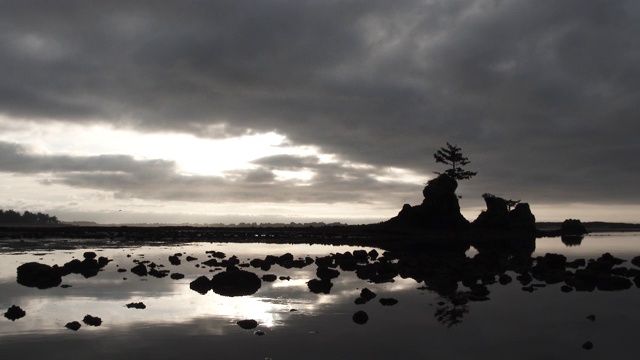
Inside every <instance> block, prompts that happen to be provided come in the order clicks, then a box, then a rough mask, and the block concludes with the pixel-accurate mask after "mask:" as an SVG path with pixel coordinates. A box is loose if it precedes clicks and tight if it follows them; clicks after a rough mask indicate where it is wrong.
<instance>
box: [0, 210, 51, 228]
mask: <svg viewBox="0 0 640 360" xmlns="http://www.w3.org/2000/svg"><path fill="white" fill-rule="evenodd" d="M59 223H60V220H58V218H57V217H55V216H50V215H48V214H43V213H41V212H38V213H32V212H29V211H25V212H23V213H22V214H21V213H19V212H17V211H14V210H6V211H5V210H2V209H0V224H21V225H22V224H24V225H27V224H34V225H48V224H59Z"/></svg>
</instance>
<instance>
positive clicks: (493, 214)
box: [471, 194, 536, 232]
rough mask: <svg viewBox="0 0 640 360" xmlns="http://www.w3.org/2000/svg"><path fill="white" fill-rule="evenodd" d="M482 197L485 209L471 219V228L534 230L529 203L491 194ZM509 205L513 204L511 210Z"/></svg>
mask: <svg viewBox="0 0 640 360" xmlns="http://www.w3.org/2000/svg"><path fill="white" fill-rule="evenodd" d="M482 197H483V198H484V201H485V203H486V204H487V210H483V211H482V212H481V213H480V215H478V218H477V219H475V220H474V221H473V223H472V224H471V225H472V227H473V228H475V229H485V230H524V231H531V232H533V231H535V230H536V217H535V216H534V215H533V213H531V208H530V207H529V204H527V203H520V202H519V201H513V200H505V199H503V198H501V197H498V196H494V195H491V194H484V195H483V196H482ZM511 205H515V208H514V209H513V210H510V207H511Z"/></svg>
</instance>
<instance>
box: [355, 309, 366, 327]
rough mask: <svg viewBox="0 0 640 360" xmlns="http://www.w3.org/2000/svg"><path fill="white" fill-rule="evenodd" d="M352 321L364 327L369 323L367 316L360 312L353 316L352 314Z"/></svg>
mask: <svg viewBox="0 0 640 360" xmlns="http://www.w3.org/2000/svg"><path fill="white" fill-rule="evenodd" d="M352 320H353V322H354V323H356V324H358V325H364V324H366V323H367V321H369V315H367V313H366V312H364V311H362V310H360V311H356V312H355V314H353V317H352Z"/></svg>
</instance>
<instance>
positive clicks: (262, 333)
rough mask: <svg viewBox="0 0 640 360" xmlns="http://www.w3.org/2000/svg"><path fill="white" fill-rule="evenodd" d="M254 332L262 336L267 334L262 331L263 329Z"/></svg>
mask: <svg viewBox="0 0 640 360" xmlns="http://www.w3.org/2000/svg"><path fill="white" fill-rule="evenodd" d="M254 334H256V335H258V336H262V335H264V334H265V332H264V331H262V330H256V332H255V333H254Z"/></svg>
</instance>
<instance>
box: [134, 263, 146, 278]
mask: <svg viewBox="0 0 640 360" xmlns="http://www.w3.org/2000/svg"><path fill="white" fill-rule="evenodd" d="M131 272H132V273H134V274H136V275H138V276H147V274H148V273H149V271H148V270H147V266H146V265H145V264H138V265H136V266H134V267H132V268H131Z"/></svg>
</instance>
